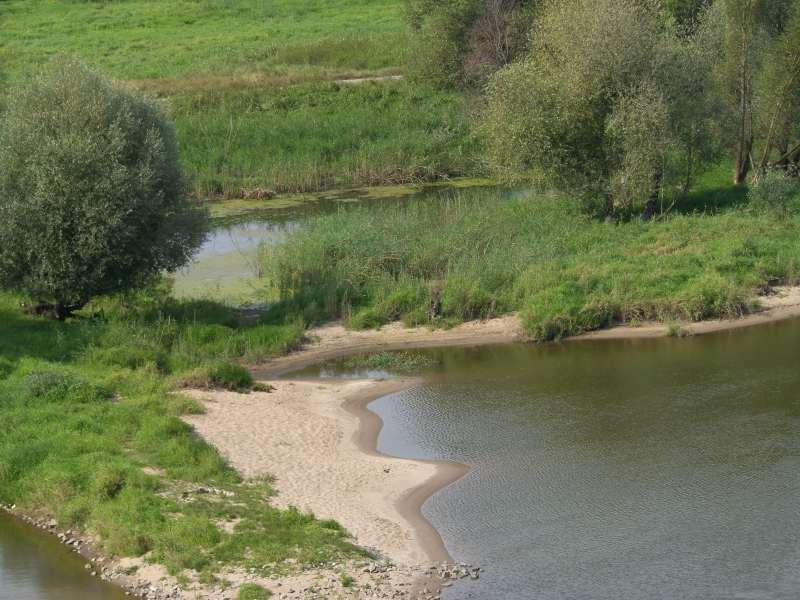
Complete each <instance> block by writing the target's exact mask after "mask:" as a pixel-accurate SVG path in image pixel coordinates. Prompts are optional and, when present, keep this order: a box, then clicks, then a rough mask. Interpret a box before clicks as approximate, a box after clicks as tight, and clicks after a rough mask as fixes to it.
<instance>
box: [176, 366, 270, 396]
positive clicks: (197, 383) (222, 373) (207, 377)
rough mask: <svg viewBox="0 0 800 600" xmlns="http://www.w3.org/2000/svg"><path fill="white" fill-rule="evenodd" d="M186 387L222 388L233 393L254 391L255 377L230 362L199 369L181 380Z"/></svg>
mask: <svg viewBox="0 0 800 600" xmlns="http://www.w3.org/2000/svg"><path fill="white" fill-rule="evenodd" d="M181 383H182V384H183V385H184V386H185V387H197V388H205V389H215V388H222V389H226V390H230V391H232V392H247V391H250V390H252V389H253V386H254V382H253V376H252V375H251V374H250V371H248V370H247V369H246V368H244V367H243V366H241V365H237V364H234V363H230V362H220V363H217V364H213V365H207V366H204V367H198V368H197V369H195V370H194V371H192V372H191V373H189V374H188V375H186V376H185V377H183V378H182V379H181Z"/></svg>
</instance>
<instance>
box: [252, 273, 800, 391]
mask: <svg viewBox="0 0 800 600" xmlns="http://www.w3.org/2000/svg"><path fill="white" fill-rule="evenodd" d="M754 302H757V303H758V305H759V308H758V309H757V310H755V311H754V312H751V313H748V314H745V315H743V316H741V317H739V318H736V319H708V320H705V321H697V322H680V323H675V324H673V326H672V327H670V325H669V324H666V323H656V322H645V323H642V324H640V325H638V326H632V325H626V324H620V325H615V326H613V327H609V328H607V329H599V330H596V331H589V332H586V333H582V334H580V335H575V336H570V337H566V338H563V339H561V340H558V341H559V342H581V341H588V340H626V339H630V340H635V339H653V338H662V337H670V336H671V335H675V333H674V329H673V328H675V327H677V329H678V333H679V334H680V335H682V336H684V335H706V334H711V333H718V332H723V331H734V330H737V329H744V328H747V327H754V326H757V325H766V324H769V323H778V322H780V321H786V320H788V319H793V318H798V317H800V286H791V287H789V286H786V287H776V288H774V293H773V294H771V295H769V296H760V297H758V298H755V299H754ZM308 338H309V341H308V342H307V343H306V344H305V345H304V346H302V347H301V348H300V349H298V350H295V351H293V352H290V353H289V354H287V355H285V356H280V357H277V358H274V359H272V360H269V361H267V362H265V363H262V364H257V365H250V370H251V371H252V372H253V375H254V376H255V377H256V378H272V377H278V376H281V375H285V374H287V373H291V372H293V371H299V370H301V369H303V368H306V367H310V366H313V365H316V364H319V363H322V362H325V361H328V360H335V359H338V358H345V357H347V356H352V355H354V354H370V353H374V352H391V351H397V350H415V349H425V348H455V347H477V346H490V345H496V344H513V343H524V342H532V341H533V340H532V339H531V338H530V337H529V336H528V335H527V334H526V333H525V331H524V329H523V326H522V321H521V319H520V317H519V315H518V314H517V313H512V314H510V315H506V316H503V317H497V318H494V319H488V320H486V321H468V322H466V323H462V324H461V325H458V326H456V327H453V328H452V329H428V328H426V327H404V326H403V325H402V324H401V323H391V324H389V325H384V326H383V327H381V328H379V329H369V330H349V329H345V327H344V326H343V325H342V324H341V323H339V322H333V323H328V324H326V325H322V326H319V327H315V328H314V329H310V330H309V332H308Z"/></svg>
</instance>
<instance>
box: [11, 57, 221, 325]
mask: <svg viewBox="0 0 800 600" xmlns="http://www.w3.org/2000/svg"><path fill="white" fill-rule="evenodd" d="M206 226H207V215H206V213H205V212H204V211H201V210H198V209H196V208H195V207H193V205H192V204H191V203H190V201H189V199H188V198H187V194H186V185H185V182H184V178H183V175H182V173H181V167H180V163H179V157H178V151H177V146H176V142H175V135H174V132H173V129H172V126H171V125H170V123H169V121H168V119H167V118H166V117H165V115H164V113H163V112H162V110H161V109H160V108H159V107H158V106H157V105H156V104H155V103H153V102H152V101H150V100H147V99H145V98H143V97H140V96H138V95H136V94H134V93H131V92H129V91H126V90H123V89H120V88H116V87H114V86H112V85H110V84H109V83H108V82H107V81H105V80H104V79H103V78H102V77H100V76H99V75H97V74H96V73H94V72H93V71H91V70H89V69H88V68H87V67H85V66H83V65H82V64H80V63H77V62H75V61H71V60H65V59H59V60H56V61H55V62H54V63H52V64H51V65H50V67H49V68H48V69H47V70H46V71H45V72H44V73H43V74H42V75H40V76H39V77H36V78H34V79H32V80H31V81H28V82H27V83H25V84H23V85H21V86H20V87H18V88H16V89H14V90H12V91H11V92H10V94H9V96H8V99H7V108H6V110H5V112H4V113H3V115H2V117H1V118H0V287H4V288H6V289H12V290H15V291H20V292H23V293H26V294H28V295H30V296H31V297H33V298H34V299H35V300H37V301H41V302H52V303H53V304H54V306H55V312H56V315H57V316H58V317H59V318H63V317H64V316H66V315H67V314H68V313H69V312H70V310H74V309H76V308H78V307H81V306H83V305H84V304H85V303H86V302H87V301H88V300H89V299H90V298H92V297H94V296H96V295H98V294H107V293H112V292H119V291H123V290H127V289H129V288H131V287H134V286H138V285H141V284H143V283H145V282H147V281H148V280H150V279H151V278H153V277H154V276H156V275H158V274H159V273H161V272H162V271H164V270H166V271H171V270H175V269H177V268H179V267H181V266H182V265H184V264H185V263H186V262H187V261H188V260H189V259H190V257H191V256H192V254H193V253H194V251H195V250H196V249H197V248H198V246H199V245H200V243H201V242H202V240H203V239H204V236H205V231H206Z"/></svg>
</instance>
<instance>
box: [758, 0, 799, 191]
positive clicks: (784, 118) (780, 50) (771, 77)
mask: <svg viewBox="0 0 800 600" xmlns="http://www.w3.org/2000/svg"><path fill="white" fill-rule="evenodd" d="M754 103H755V105H756V112H757V116H756V131H757V133H758V141H759V148H758V152H757V164H756V165H755V167H756V169H757V174H758V175H759V176H760V175H761V174H762V173H763V172H764V171H766V170H767V169H768V168H770V167H773V168H778V169H780V170H782V171H784V172H786V173H788V174H790V175H793V176H798V175H800V173H799V172H798V171H800V7H797V8H795V9H794V11H793V13H792V14H791V16H790V18H789V19H788V21H787V23H786V26H785V28H784V29H783V31H782V32H781V33H780V35H779V37H778V38H777V40H776V42H775V43H774V44H773V45H772V46H771V47H770V49H769V50H768V52H767V55H766V58H765V60H764V68H763V71H762V73H761V74H760V76H759V78H758V80H757V82H756V93H755V101H754Z"/></svg>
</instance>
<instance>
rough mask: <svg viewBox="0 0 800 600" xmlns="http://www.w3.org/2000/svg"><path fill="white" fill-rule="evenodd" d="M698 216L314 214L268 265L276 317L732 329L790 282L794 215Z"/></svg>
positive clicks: (798, 222)
mask: <svg viewBox="0 0 800 600" xmlns="http://www.w3.org/2000/svg"><path fill="white" fill-rule="evenodd" d="M699 193H700V194H702V193H705V191H704V190H701V192H699ZM701 201H702V200H700V199H699V198H697V197H695V198H693V199H692V202H695V203H699V202H701ZM725 203H726V204H730V203H729V202H728V201H727V200H725ZM704 207H705V209H706V212H705V213H692V214H673V215H672V216H670V217H668V218H666V219H664V220H662V221H658V222H649V223H643V222H641V221H639V220H638V219H636V220H632V221H630V222H623V223H620V224H608V223H604V222H600V221H596V220H592V219H590V218H588V217H586V216H584V215H582V214H580V212H579V211H578V210H577V209H576V208H575V207H574V203H570V202H569V201H568V200H566V199H564V198H552V197H551V198H546V197H544V196H539V195H537V194H535V193H530V194H527V195H526V196H524V197H518V198H516V199H511V200H508V199H503V198H502V197H501V196H500V195H499V194H498V195H493V194H486V193H482V194H479V195H475V194H472V195H471V194H468V193H462V194H460V195H456V196H454V198H453V199H452V200H450V201H448V202H445V203H443V204H436V205H431V204H427V203H412V204H407V205H405V206H402V207H399V206H397V207H380V208H379V209H377V210H376V209H375V208H373V209H370V210H354V211H348V212H347V213H346V214H339V215H330V216H323V217H320V218H318V219H316V220H314V221H312V222H311V224H310V225H309V226H308V227H306V228H305V229H303V230H301V231H298V232H297V233H295V234H293V235H292V236H290V237H289V238H288V239H287V241H285V242H284V244H283V245H282V246H280V247H279V248H277V249H272V250H271V251H270V253H269V256H268V258H267V260H266V261H265V262H266V265H265V269H266V272H267V273H269V274H270V276H271V277H272V278H273V280H274V281H275V283H276V285H277V286H278V287H279V289H281V291H282V297H283V298H284V302H283V303H282V304H281V305H279V306H277V307H275V308H274V309H273V317H280V316H281V315H286V314H298V313H299V314H303V315H304V316H305V318H306V319H308V320H312V319H324V318H330V317H338V316H342V317H344V318H345V319H346V320H347V321H348V323H349V324H350V325H351V326H353V327H360V328H363V327H374V326H378V325H381V324H383V323H386V322H389V321H392V320H395V319H402V320H404V321H405V322H406V323H408V324H420V323H430V322H431V321H432V319H431V309H432V308H436V309H437V311H435V312H438V315H437V316H436V317H435V318H434V319H433V322H434V324H443V325H446V324H449V323H453V322H458V321H462V320H467V319H475V318H485V317H491V316H495V315H499V314H503V313H508V312H512V311H521V314H522V317H523V321H524V324H525V326H526V327H527V329H528V331H529V332H530V333H531V334H532V336H533V337H534V338H536V339H539V340H548V339H554V338H559V337H563V336H567V335H571V334H577V333H581V332H584V331H588V330H592V329H598V328H602V327H607V326H610V325H612V324H615V323H621V322H630V321H642V320H647V319H655V320H660V321H671V320H700V319H706V318H710V317H733V316H737V315H740V314H742V313H745V312H747V311H749V310H750V309H751V308H752V305H751V302H752V298H753V297H754V296H755V295H756V293H757V290H758V289H759V288H760V287H761V286H763V285H764V284H767V283H769V282H772V281H776V280H777V281H789V282H794V281H796V280H797V278H798V276H800V217H789V218H781V217H778V216H775V215H771V214H766V213H756V212H754V211H751V210H749V209H748V208H747V207H746V206H739V207H738V208H718V207H715V206H714V205H709V204H706V205H704Z"/></svg>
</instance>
